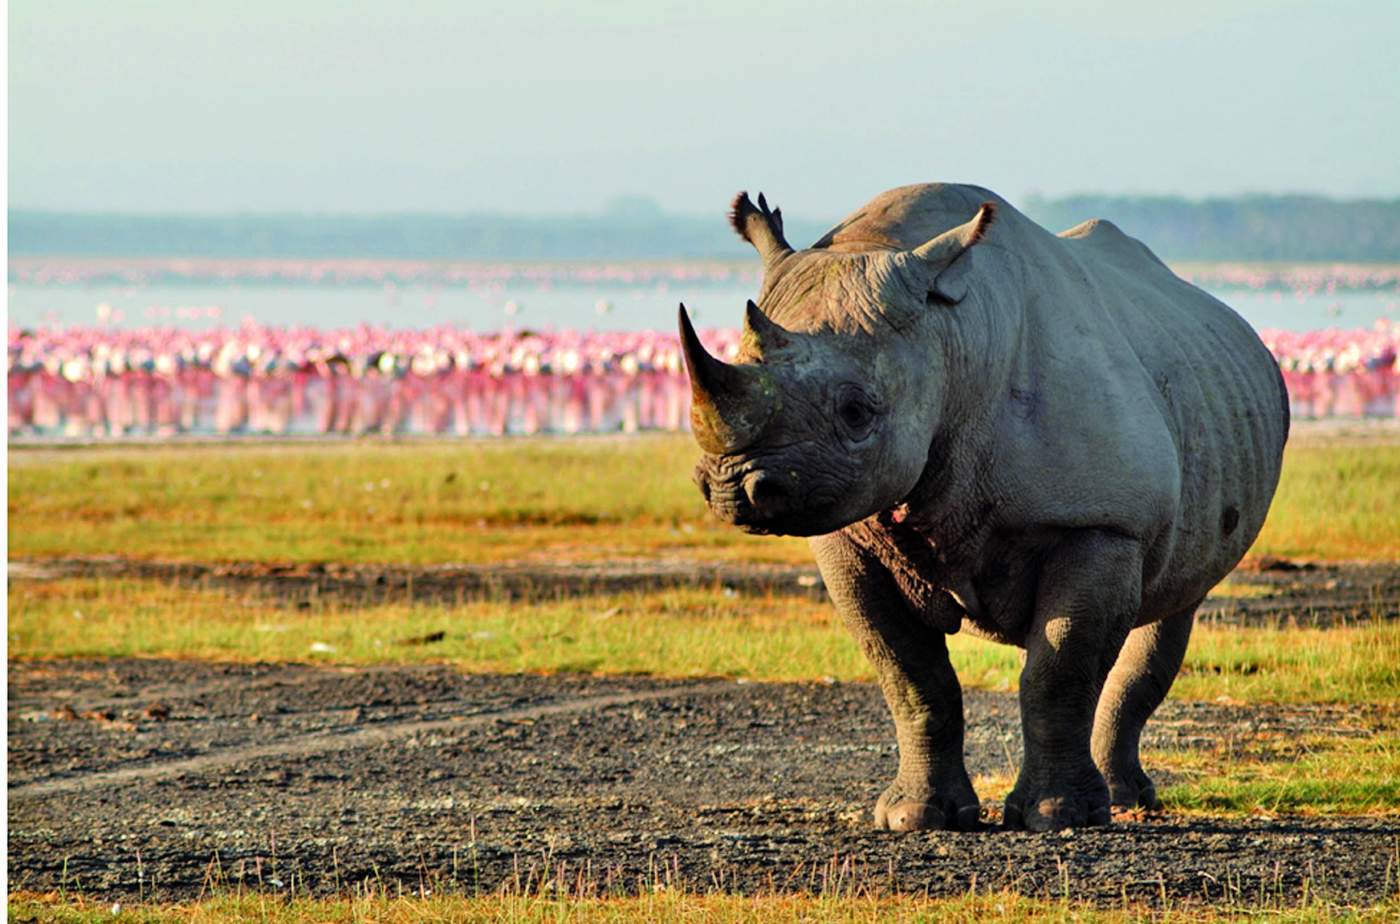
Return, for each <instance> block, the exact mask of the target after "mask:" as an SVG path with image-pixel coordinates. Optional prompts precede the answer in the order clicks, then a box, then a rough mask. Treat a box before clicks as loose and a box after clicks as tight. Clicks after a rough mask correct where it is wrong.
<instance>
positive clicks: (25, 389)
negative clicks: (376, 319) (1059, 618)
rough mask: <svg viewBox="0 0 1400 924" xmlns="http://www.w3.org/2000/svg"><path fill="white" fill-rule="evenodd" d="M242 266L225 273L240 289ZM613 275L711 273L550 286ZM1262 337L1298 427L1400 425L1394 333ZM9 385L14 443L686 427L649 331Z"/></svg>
mask: <svg viewBox="0 0 1400 924" xmlns="http://www.w3.org/2000/svg"><path fill="white" fill-rule="evenodd" d="M385 265H386V264H383V263H366V264H365V266H364V267H360V266H358V264H348V263H344V262H342V263H338V264H335V265H334V267H333V270H334V272H333V274H332V276H333V281H335V282H339V283H345V282H346V281H347V277H346V275H345V274H346V273H347V272H349V273H350V276H349V277H348V281H349V282H357V281H358V282H369V283H371V284H375V283H378V284H384V283H385V280H388V281H389V282H390V283H392V281H393V280H394V279H398V280H400V282H405V281H406V282H409V283H410V284H421V283H422V282H424V281H425V277H423V276H422V275H421V274H419V275H415V272H414V270H413V268H414V267H419V266H429V265H428V264H403V265H395V264H389V266H390V270H389V271H386V270H385V269H384V266H385ZM347 267H348V269H347ZM113 269H115V268H106V269H104V268H102V267H98V268H97V270H95V271H90V272H97V273H98V274H99V275H100V274H102V273H104V272H111V271H112V270H113ZM199 269H200V268H199V267H197V266H194V267H193V268H191V266H189V265H185V264H168V265H166V266H165V267H163V268H162V267H155V268H152V267H149V266H148V267H145V268H143V269H142V270H141V276H140V279H141V280H144V281H150V280H151V279H152V276H156V277H161V278H168V277H169V276H170V275H171V273H174V274H175V275H177V276H180V275H183V274H185V273H186V272H189V273H192V274H193V275H202V273H200V272H199ZM249 269H250V267H249V266H248V265H244V266H242V267H239V268H238V273H239V276H240V278H245V279H246V278H247V273H248V272H249ZM431 269H432V273H433V274H435V275H434V276H433V277H431V278H433V279H435V280H436V281H437V282H438V283H441V284H451V283H452V282H458V283H460V282H467V283H468V284H477V283H480V282H482V280H479V279H475V277H473V276H471V274H470V273H465V274H464V272H465V271H463V272H457V271H454V270H453V269H452V265H450V264H448V265H443V264H436V265H432V267H431ZM156 270H159V272H157V271H156ZM19 272H20V277H21V281H29V282H40V283H43V282H50V283H51V282H82V281H91V279H90V278H88V279H84V278H81V277H76V278H59V277H55V276H54V275H52V274H51V272H50V271H49V270H46V269H45V268H44V266H43V265H42V264H41V265H38V266H34V265H30V266H27V267H21V268H20V271H19ZM124 272H125V271H124ZM265 272H270V273H273V274H274V278H275V280H276V281H277V282H280V283H286V282H297V281H300V282H316V281H321V282H324V281H326V279H327V276H326V273H327V272H328V270H327V269H326V268H325V266H323V265H321V264H316V263H288V262H286V261H281V262H278V263H275V264H273V263H269V264H267V267H266V268H265ZM501 272H517V271H516V270H505V271H497V272H496V275H495V276H494V277H492V280H491V281H492V283H499V282H500V281H501V278H502V277H501V275H500V273H501ZM566 272H569V273H574V274H577V273H579V272H585V270H582V269H579V268H577V267H575V268H570V269H568V270H567V271H566ZM625 272H630V273H634V274H635V273H638V272H640V273H641V274H642V278H641V279H640V281H642V282H649V281H653V280H654V279H655V278H658V277H660V278H663V279H672V278H674V281H676V282H684V281H690V282H697V281H713V280H714V279H715V278H716V276H715V274H716V273H719V272H721V270H718V269H715V268H706V267H703V266H702V267H700V268H698V269H697V268H696V267H687V268H683V269H679V270H676V271H675V272H681V273H684V274H689V275H683V276H681V277H675V273H674V272H671V271H670V268H668V267H664V266H662V267H657V266H652V267H649V268H645V269H643V270H640V271H639V270H636V269H628V270H622V269H610V268H608V267H606V266H604V267H593V268H589V269H587V270H586V273H587V274H589V279H588V280H584V279H575V278H572V277H568V278H566V279H564V280H563V281H564V282H565V283H579V282H586V281H595V282H596V281H598V280H599V279H608V280H612V281H618V280H619V279H620V278H621V277H619V275H618V274H619V273H625ZM723 272H725V273H728V272H729V271H728V270H723ZM367 273H368V274H369V275H365V274H367ZM1377 273H1379V274H1381V275H1380V276H1377ZM357 274H358V275H357ZM696 274H698V277H697V275H696ZM1183 275H1188V277H1193V278H1194V280H1195V281H1196V282H1198V283H1206V284H1214V285H1229V286H1241V287H1245V288H1254V289H1260V288H1274V289H1276V290H1277V289H1292V290H1293V291H1294V292H1299V293H1306V294H1312V293H1330V292H1333V291H1336V290H1337V289H1338V288H1341V289H1389V288H1393V287H1397V286H1400V279H1397V278H1394V277H1396V276H1397V275H1400V270H1397V269H1395V268H1380V269H1376V268H1367V267H1359V268H1347V267H1330V268H1326V269H1318V268H1308V267H1301V268H1300V267H1284V268H1278V269H1256V268H1248V267H1231V266H1229V265H1223V266H1217V267H1210V268H1204V269H1201V270H1197V271H1195V272H1191V273H1185V272H1184V273H1183ZM1382 277H1383V278H1382ZM109 278H110V277H109ZM124 278H126V279H127V281H137V280H136V279H133V278H132V277H131V276H130V275H129V273H128V275H127V276H126V277H124ZM556 281H557V280H556ZM581 297H582V296H581ZM99 315H100V312H99ZM1260 334H1261V336H1262V337H1263V339H1264V342H1265V343H1266V344H1267V345H1268V347H1269V349H1270V350H1272V351H1273V354H1274V356H1275V357H1276V358H1277V359H1278V361H1279V365H1280V367H1281V368H1282V370H1283V375H1284V378H1285V380H1286V381H1287V384H1288V388H1289V392H1290V395H1291V398H1292V404H1293V412H1294V414H1295V416H1296V417H1300V418H1309V417H1357V418H1360V417H1400V323H1397V322H1395V321H1390V320H1387V319H1384V318H1382V319H1381V320H1379V321H1377V322H1376V323H1375V324H1374V326H1372V327H1370V328H1365V329H1351V330H1343V329H1335V328H1333V329H1327V330H1313V331H1307V332H1293V331H1286V330H1262V331H1260ZM704 337H705V339H706V341H707V342H708V344H709V346H710V347H711V349H712V350H713V351H714V352H715V354H716V355H719V356H724V357H726V358H729V357H732V356H733V355H734V353H735V351H736V349H737V346H738V331H736V330H724V329H717V330H710V331H707V332H705V334H704ZM7 370H8V382H9V389H8V395H9V432H10V434H11V435H12V436H19V437H37V438H55V437H57V438H65V437H66V438H83V439H88V438H102V437H169V436H176V435H180V434H216V435H235V434H238V435H244V434H247V435H255V434H270V435H292V434H296V435H316V434H325V435H329V434H369V433H383V434H390V433H423V434H453V435H457V436H475V435H503V434H533V433H597V432H611V431H623V432H635V431H640V430H683V429H685V428H686V427H687V426H688V419H689V400H690V389H689V386H688V383H687V380H686V376H685V370H684V367H683V363H682V360H681V355H680V348H679V344H678V343H677V340H676V337H675V335H674V334H672V333H669V332H657V331H642V332H625V331H581V330H549V331H538V330H528V329H512V328H509V327H507V328H505V329H503V330H501V331H498V332H491V333H487V332H481V331H474V330H469V329H465V328H463V327H459V326H452V325H439V326H435V327H430V328H426V329H417V330H396V329H391V328H385V327H370V326H359V327H354V328H348V329H340V330H326V329H314V328H307V327H296V326H269V325H264V324H260V323H255V322H252V321H245V322H244V323H243V324H242V325H240V326H237V327H222V328H216V329H208V330H192V329H182V328H177V327H162V326H146V327H133V328H124V327H120V326H109V325H99V326H78V327H35V328H19V327H11V328H10V330H9V350H8V364H7Z"/></svg>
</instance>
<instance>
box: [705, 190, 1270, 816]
mask: <svg viewBox="0 0 1400 924" xmlns="http://www.w3.org/2000/svg"><path fill="white" fill-rule="evenodd" d="M731 220H732V221H733V223H734V225H735V227H736V229H737V230H738V231H739V233H740V234H741V235H743V236H744V237H745V238H746V239H748V240H749V241H750V242H752V243H753V244H754V246H755V247H756V248H757V250H758V251H759V254H760V255H761V256H762V258H763V260H764V280H763V287H762V292H761V294H760V298H759V305H757V306H755V305H753V304H752V303H751V304H750V306H749V308H748V310H747V319H746V322H745V335H744V338H743V341H742V349H741V352H740V356H739V358H738V360H737V361H736V362H734V363H731V364H726V363H723V362H721V361H719V360H717V359H715V358H713V357H711V356H709V355H708V354H707V353H705V351H704V348H703V347H702V346H701V345H700V343H699V341H698V339H696V338H695V336H694V331H693V330H692V329H691V327H690V323H689V320H688V319H687V318H686V317H685V314H684V308H682V318H681V328H682V337H683V339H684V340H685V348H686V358H687V365H688V368H689V370H690V374H691V383H692V388H693V393H694V402H693V404H694V410H693V413H692V423H693V426H694V429H695V434H696V438H697V441H698V442H699V443H700V445H701V447H702V448H703V449H704V450H705V455H704V457H703V458H702V459H701V461H700V463H699V465H698V467H697V469H696V481H697V483H698V484H699V486H700V489H701V491H702V493H703V494H704V496H705V498H706V500H707V502H708V503H709V505H710V508H711V509H712V510H713V511H714V513H715V514H716V515H718V516H719V517H720V518H722V519H724V520H726V521H729V522H731V523H734V524H735V525H737V526H739V527H740V528H742V529H745V530H747V531H750V532H759V533H778V534H788V535H799V536H810V537H812V538H811V544H812V549H813V551H814V552H815V554H816V558H817V562H818V564H819V565H820V567H821V571H822V575H823V577H824V579H825V582H826V585H827V587H828V589H829V591H830V594H831V597H832V599H833V601H834V602H835V604H836V607H837V609H838V610H839V611H840V614H841V616H842V618H843V620H844V621H845V623H846V624H847V626H848V627H849V629H850V631H851V632H852V633H853V634H854V635H855V637H856V638H857V640H858V641H859V642H860V644H861V646H862V648H863V649H864V650H865V653H866V655H867V656H868V657H869V658H870V661H871V662H872V664H873V665H874V667H875V669H876V671H877V672H878V675H879V678H880V685H881V687H882V688H883V690H884V694H885V698H886V701H887V702H888V704H889V707H890V711H891V713H892V714H893V716H894V721H895V730H896V735H897V738H898V742H899V772H898V775H897V776H896V777H895V780H894V782H893V783H892V784H891V785H890V786H889V788H888V789H886V790H885V792H884V794H883V795H882V796H880V798H879V801H878V802H877V804H876V807H875V821H876V823H877V824H878V825H880V826H882V827H887V828H891V829H894V830H912V829H917V828H937V827H956V828H973V827H976V826H977V817H978V810H979V806H978V800H977V795H976V793H974V792H973V789H972V784H971V782H970V780H969V779H968V775H967V770H966V769H965V767H964V763H963V714H962V694H961V689H960V687H959V685H958V679H957V677H956V675H955V674H954V672H953V669H952V667H951V665H950V664H949V661H948V650H947V644H946V639H945V635H947V634H950V633H953V632H956V631H958V630H959V629H960V628H966V629H967V630H968V631H970V632H973V633H975V634H978V635H981V636H985V637H988V638H991V639H994V640H997V641H1001V642H1004V643H1008V644H1012V645H1017V646H1019V647H1021V648H1022V649H1024V651H1025V667H1024V669H1023V671H1022V674H1021V679H1020V701H1021V724H1022V731H1023V734H1024V736H1025V758H1024V761H1023V763H1022V766H1021V769H1020V775H1019V777H1018V779H1017V782H1016V785H1015V788H1014V790H1013V791H1012V792H1011V794H1010V795H1009V796H1008V797H1007V800H1006V807H1005V809H1006V810H1005V816H1004V817H1005V820H1006V824H1007V825H1008V826H1010V827H1025V828H1029V829H1033V830H1050V829H1056V828H1064V827H1070V826H1077V825H1095V824H1105V823H1107V822H1108V820H1109V817H1110V806H1123V807H1131V806H1148V807H1151V806H1155V805H1156V802H1157V799H1156V793H1155V789H1154V787H1153V784H1152V782H1151V780H1149V779H1148V777H1147V775H1146V774H1145V773H1144V772H1143V770H1142V767H1141V765H1140V763H1139V761H1138V738H1139V735H1140V734H1141V732H1142V727H1143V723H1144V722H1146V721H1147V718H1148V717H1149V716H1150V715H1151V714H1152V712H1153V710H1155V709H1156V708H1157V706H1158V704H1159V703H1160V702H1161V701H1162V698H1163V697H1164V696H1165V695H1166V692H1167V689H1168V688H1169V687H1170V686H1171V683H1172V680H1173V678H1174V677H1175V675H1176V673H1177V670H1178V669H1179V668H1180V666H1181V661H1182V656H1183V654H1184V652H1185V650H1186V643H1187V639H1188V638H1189V636H1190V632H1191V624H1192V618H1193V614H1194V612H1195V609H1196V606H1197V604H1199V603H1200V601H1201V599H1202V598H1203V597H1204V596H1205V595H1206V592H1207V591H1208V590H1210V588H1211V587H1212V586H1213V585H1214V584H1215V583H1217V582H1218V581H1219V580H1220V579H1221V578H1223V577H1224V576H1225V575H1226V574H1227V573H1229V571H1230V570H1231V569H1232V568H1233V567H1234V565H1235V564H1236V563H1237V562H1238V561H1239V560H1240V558H1241V557H1242V556H1243V555H1244V552H1245V550H1246V549H1247V548H1248V547H1249V545H1250V543H1251V542H1252V541H1253V539H1254V537H1255V535H1256V534H1257V533H1258V532H1259V529H1260V527H1261V526H1262V525H1263V522H1264V517H1265V514H1266V513H1267V511H1268V508H1269V503H1270V500H1271V499H1272V497H1273V493H1274V488H1275V486H1276V484H1277V482H1278V476H1279V466H1280V462H1281V457H1282V450H1283V445H1284V441H1285V439H1286V437H1287V432H1288V406H1287V398H1286V393H1285V391H1284V387H1283V382H1282V379H1281V377H1280V375H1279V373H1278V369H1277V367H1276V365H1275V364H1274V361H1273V359H1272V358H1271V357H1270V355H1269V353H1268V351H1267V350H1266V349H1265V347H1264V346H1263V344H1261V343H1260V341H1259V339H1258V338H1257V337H1256V336H1255V334H1254V333H1253V331H1252V330H1251V329H1250V327H1249V326H1248V325H1247V324H1246V323H1245V322H1244V321H1243V320H1241V319H1240V318H1239V316H1238V315H1236V314H1235V313H1234V312H1233V311H1231V310H1230V309H1229V308H1228V307H1226V306H1225V305H1223V304H1221V303H1220V302H1219V301H1217V300H1216V299H1214V298H1212V297H1211V296H1210V295H1208V294H1206V293H1205V292H1203V291H1201V290H1200V289H1197V288H1195V287H1194V286H1192V285H1190V284H1189V283H1187V282H1184V281H1183V280H1181V279H1179V278H1177V277H1176V276H1175V275H1174V274H1172V272H1171V271H1170V270H1168V269H1167V267H1166V266H1164V265H1163V264H1162V263H1161V262H1160V261H1159V260H1157V258H1156V257H1154V256H1153V255H1152V253H1151V252H1150V251H1148V249H1147V248H1146V247H1145V246H1143V245H1142V244H1141V243H1139V242H1137V241H1135V240H1133V239H1132V238H1130V237H1128V236H1126V235H1125V234H1123V233H1122V232H1121V231H1119V230H1118V229H1117V228H1115V227H1114V226H1112V225H1111V224H1109V223H1108V222H1104V221H1098V222H1087V223H1085V224H1083V225H1080V226H1079V227H1077V228H1074V229H1072V230H1070V231H1066V232H1064V233H1063V234H1060V235H1058V236H1057V235H1054V234H1051V233H1049V232H1047V231H1045V230H1044V229H1042V228H1040V227H1039V226H1037V225H1036V224H1035V223H1033V222H1032V221H1030V220H1029V219H1027V218H1026V217H1025V216H1023V215H1021V214H1020V213H1019V212H1017V211H1016V210H1015V209H1014V208H1012V207H1011V206H1010V205H1009V204H1007V203H1006V202H1005V201H1003V200H1002V199H1000V198H999V197H997V196H996V195H994V194H992V193H990V192H988V191H987V190H984V189H979V188H977V187H972V186H959V185H927V186H908V187H903V188H900V189H895V190H891V191H890V192H887V193H885V194H883V195H881V196H879V197H878V198H876V199H875V200H874V201H872V202H870V203H869V204H867V205H866V206H865V207H863V208H861V209H860V210H859V211H857V212H856V213H855V214H853V215H851V216H850V217H849V218H847V219H846V220H845V221H843V222H842V223H841V224H840V225H838V226H837V227H836V228H835V229H834V230H833V231H831V232H829V233H828V234H827V235H826V236H825V237H823V238H822V239H821V240H820V241H818V242H817V243H816V244H815V245H813V247H811V248H810V249H808V250H803V251H799V252H793V251H792V249H791V248H790V247H789V246H788V244H787V242H786V241H785V240H784V239H783V234H782V216H781V213H780V212H777V211H771V212H770V211H769V209H768V206H767V204H766V203H765V202H764V201H763V198H762V197H761V196H760V197H759V206H758V207H755V206H754V205H753V204H752V203H751V202H750V201H749V199H748V197H747V196H746V195H741V196H740V197H738V198H737V199H736V200H735V205H734V213H733V215H732V216H731Z"/></svg>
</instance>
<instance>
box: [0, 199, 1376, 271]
mask: <svg viewBox="0 0 1400 924" xmlns="http://www.w3.org/2000/svg"><path fill="white" fill-rule="evenodd" d="M1022 207H1023V209H1024V210H1025V211H1026V213H1027V214H1029V215H1030V216H1031V217H1032V218H1034V219H1036V220H1037V221H1039V222H1040V223H1041V224H1043V225H1045V226H1046V227H1048V228H1050V229H1052V230H1055V231H1059V230H1063V229H1065V228H1068V227H1071V226H1073V225H1076V224H1078V223H1079V222H1081V221H1084V220H1085V219H1088V218H1107V219H1109V220H1111V221H1113V222H1115V223H1116V224H1118V225H1119V227H1121V228H1122V229H1123V230H1124V231H1126V232H1127V233H1129V234H1131V235H1133V236H1134V237H1137V238H1139V239H1140V240H1142V241H1144V242H1146V243H1147V244H1148V245H1149V246H1150V247H1152V249H1153V250H1155V251H1156V252H1157V253H1158V255H1160V256H1161V257H1163V258H1164V259H1167V260H1347V261H1396V260H1400V199H1392V200H1379V199H1370V200H1354V201H1340V200H1334V199H1326V198H1322V197H1318V196H1243V197H1238V198H1231V199H1207V200H1204V201H1194V200H1188V199H1179V198H1164V197H1142V196H1088V195H1085V196H1070V197H1066V198H1059V199H1049V198H1043V197H1040V196H1031V197H1030V198H1028V199H1027V200H1026V201H1025V203H1023V205H1022ZM834 218H835V217H834V216H833V219H832V220H830V221H811V220H802V219H800V218H789V219H788V221H787V237H788V239H789V240H790V241H792V243H793V244H794V245H795V246H804V245H806V244H808V243H810V242H812V241H814V240H816V239H817V238H818V237H819V236H821V234H822V233H823V232H825V231H826V229H827V227H829V226H830V225H831V224H833V223H834ZM9 225H10V229H9V230H10V254H11V256H40V255H43V256H51V255H73V256H103V257H285V258H298V257H300V258H323V257H346V258H354V257H366V258H375V257H377V258H406V259H425V260H448V259H450V260H655V259H692V258H697V259H698V258H704V259H726V258H746V257H748V256H750V255H751V253H752V252H751V251H750V250H749V249H748V247H747V245H745V244H743V243H742V242H741V241H739V240H738V239H737V238H736V237H735V235H734V234H733V232H732V231H731V230H730V229H729V226H728V224H727V222H726V221H725V219H724V216H723V214H721V213H716V214H715V215H711V216H706V217H697V216H692V215H670V214H667V213H664V212H663V211H661V210H660V209H659V208H658V207H656V206H655V205H654V204H653V203H650V202H649V201H647V200H635V199H633V200H622V201H619V202H617V203H614V204H613V205H612V206H610V207H609V208H608V209H606V210H604V211H603V212H601V213H599V214H596V215H583V216H573V217H557V218H522V217H512V216H505V215H466V216H459V217H451V216H437V215H390V216H307V215H250V216H209V217H160V216H138V215H103V214H78V213H59V212H37V211H11V212H10V213H9Z"/></svg>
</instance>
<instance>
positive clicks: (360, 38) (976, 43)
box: [9, 0, 1400, 218]
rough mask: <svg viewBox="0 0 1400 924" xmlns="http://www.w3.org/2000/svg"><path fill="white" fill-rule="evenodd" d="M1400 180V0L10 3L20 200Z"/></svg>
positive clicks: (387, 206)
mask: <svg viewBox="0 0 1400 924" xmlns="http://www.w3.org/2000/svg"><path fill="white" fill-rule="evenodd" d="M932 180H946V181H958V182H973V183H977V184H979V185H983V186H987V187H990V188H992V189H994V190H996V191H997V192H999V193H1001V194H1002V195H1005V196H1007V197H1008V198H1010V199H1012V201H1013V202H1014V201H1017V200H1018V199H1020V198H1022V197H1025V196H1026V195H1028V194H1031V193H1039V194H1043V195H1051V196H1057V195H1066V194H1071V193H1079V192H1103V193H1149V194H1179V195H1187V196H1191V197H1205V196H1215V195H1232V194H1237V193H1242V192H1271V193H1273V192H1312V193H1323V194H1328V195H1335V196H1343V197H1361V196H1374V197H1386V198H1391V197H1395V196H1398V195H1400V2H1397V0H1327V2H1298V0H1258V2H1255V0H1173V2H1161V0H1154V2H1142V3H1139V2H1135V0H1133V2H1129V0H1117V2H1102V3H1089V2H1082V0H1057V2H1054V3H1049V2H1029V3H1007V2H998V0H973V2H923V3H912V2H886V3H870V4H867V3H857V2H850V0H843V2H836V3H829V2H823V0H801V2H789V0H765V2H757V0H749V2H729V0H713V2H706V3H696V2H693V0H689V2H684V3H669V2H664V0H619V2H606V0H591V2H586V3H565V2H559V3H552V4H546V3H537V2H529V0H510V2H499V3H478V2H472V0H457V2H435V0H392V2H389V0H385V2H373V3H370V2H351V0H340V2H325V0H275V2H266V0H202V2H196V3H191V2H189V0H178V2H166V0H119V2H118V0H11V2H10V4H9V199H10V207H11V208H36V209H55V210H65V211H125V212H143V213H158V214H163V213H179V214H198V213H259V212H273V213H406V212H434V213H464V212H503V213H514V214H529V215H548V214H570V213H587V212H596V211H597V210H599V209H600V208H602V207H603V206H604V205H605V204H606V203H607V202H609V201H610V200H613V199H615V198H616V197H620V196H647V197H651V198H652V199H654V200H655V201H656V202H657V203H659V204H660V206H661V207H663V208H665V209H667V210H668V211H674V212H683V213H691V214H706V213H721V212H723V210H724V208H725V207H726V205H727V203H728V201H729V198H730V197H731V196H732V195H733V193H734V192H735V191H736V190H738V189H751V190H759V189H762V190H764V191H765V192H767V193H768V194H769V197H770V199H772V200H773V201H774V202H776V203H777V204H779V205H781V206H782V207H783V209H784V211H785V212H786V213H788V214H790V215H803V216H810V217H820V218H827V217H836V216H839V215H841V214H844V213H846V212H848V211H850V210H851V209H853V208H855V207H856V206H858V205H859V204H860V203H861V202H863V201H865V200H866V199H868V198H869V197H871V196H872V195H874V194H875V193H878V192H879V191H881V190H883V189H887V188H889V187H891V186H896V185H900V184H903V183H912V182H926V181H932Z"/></svg>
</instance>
